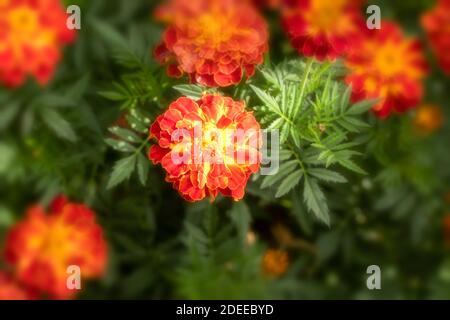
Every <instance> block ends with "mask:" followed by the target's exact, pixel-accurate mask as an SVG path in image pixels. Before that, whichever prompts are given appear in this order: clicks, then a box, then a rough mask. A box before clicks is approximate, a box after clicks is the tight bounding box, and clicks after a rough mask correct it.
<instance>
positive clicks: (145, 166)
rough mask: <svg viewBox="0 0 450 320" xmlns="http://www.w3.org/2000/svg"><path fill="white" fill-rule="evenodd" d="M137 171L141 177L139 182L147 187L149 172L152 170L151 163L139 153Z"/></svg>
mask: <svg viewBox="0 0 450 320" xmlns="http://www.w3.org/2000/svg"><path fill="white" fill-rule="evenodd" d="M137 157H138V158H137V170H138V175H139V180H140V181H141V183H142V185H143V186H145V185H146V184H147V179H148V170H149V169H150V161H149V160H148V159H147V158H146V157H144V156H143V155H142V153H139V155H138V156H137Z"/></svg>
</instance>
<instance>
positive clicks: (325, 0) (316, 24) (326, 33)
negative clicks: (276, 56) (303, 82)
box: [282, 0, 365, 60]
mask: <svg viewBox="0 0 450 320" xmlns="http://www.w3.org/2000/svg"><path fill="white" fill-rule="evenodd" d="M360 10H361V1H360V0H333V1H330V0H284V9H283V14H282V15H283V25H284V28H285V30H286V32H287V34H288V36H289V39H290V41H291V43H292V46H293V47H294V48H295V49H296V50H297V51H298V53H299V54H301V55H305V56H308V57H315V58H316V59H318V60H325V59H328V60H334V59H336V58H337V57H339V56H342V55H344V54H345V53H346V52H347V51H348V49H349V45H350V44H351V43H352V42H353V41H354V39H355V37H357V36H359V34H360V29H361V28H363V27H365V26H364V25H363V20H362V15H361V12H360Z"/></svg>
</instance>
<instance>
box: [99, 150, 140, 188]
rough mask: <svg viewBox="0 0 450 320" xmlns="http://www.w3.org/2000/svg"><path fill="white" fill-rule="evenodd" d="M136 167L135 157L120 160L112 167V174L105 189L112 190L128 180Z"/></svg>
mask: <svg viewBox="0 0 450 320" xmlns="http://www.w3.org/2000/svg"><path fill="white" fill-rule="evenodd" d="M135 166H136V155H132V156H129V157H127V158H123V159H120V160H119V161H117V162H116V164H115V165H114V169H113V172H112V173H111V176H110V178H109V181H108V184H107V186H106V188H107V189H111V188H114V187H115V186H117V185H118V184H120V183H121V182H123V181H125V180H126V179H129V178H130V176H131V174H132V173H133V171H134V169H135Z"/></svg>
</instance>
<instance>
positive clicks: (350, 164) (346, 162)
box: [338, 159, 367, 175]
mask: <svg viewBox="0 0 450 320" xmlns="http://www.w3.org/2000/svg"><path fill="white" fill-rule="evenodd" d="M338 162H339V164H340V165H341V166H343V167H346V168H347V169H349V170H351V171H354V172H356V173H359V174H364V175H366V174H367V172H366V171H365V170H364V169H362V168H361V167H360V166H358V165H357V164H356V163H354V162H353V161H351V160H349V159H338Z"/></svg>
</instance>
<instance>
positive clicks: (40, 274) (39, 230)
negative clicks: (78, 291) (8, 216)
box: [5, 197, 107, 299]
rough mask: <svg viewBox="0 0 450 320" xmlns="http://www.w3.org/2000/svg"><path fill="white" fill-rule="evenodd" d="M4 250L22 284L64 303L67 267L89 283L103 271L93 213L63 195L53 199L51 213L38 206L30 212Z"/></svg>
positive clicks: (103, 248) (98, 230)
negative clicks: (75, 270) (73, 269)
mask: <svg viewBox="0 0 450 320" xmlns="http://www.w3.org/2000/svg"><path fill="white" fill-rule="evenodd" d="M5 248H6V252H5V257H6V261H7V262H8V263H10V264H11V265H12V266H13V267H14V268H15V273H16V276H17V278H18V279H19V280H20V281H21V282H22V283H24V284H26V285H27V286H29V287H32V288H34V289H36V290H39V291H41V292H45V293H48V294H50V295H52V296H54V297H56V298H62V299H64V298H69V297H71V296H73V294H74V291H73V290H70V289H69V288H68V287H67V279H68V276H69V275H68V273H67V270H68V267H69V266H72V265H75V266H78V267H79V268H80V271H81V276H82V277H83V278H84V279H90V278H95V277H99V276H101V275H102V274H103V273H104V271H105V266H106V260H107V252H106V243H105V240H104V239H103V231H102V229H101V227H100V226H99V225H98V224H97V223H96V222H95V215H94V212H92V211H91V210H90V209H89V208H88V207H86V206H85V205H82V204H76V203H70V202H68V201H67V200H66V199H65V198H64V197H58V198H56V199H55V200H54V201H53V203H52V206H51V210H50V213H49V214H46V213H45V211H44V209H43V208H42V207H41V206H34V207H32V208H30V209H29V210H28V213H27V216H26V218H25V219H24V220H23V221H22V222H20V223H18V224H17V225H16V226H14V227H13V228H12V230H10V232H9V234H8V236H7V240H6V246H5Z"/></svg>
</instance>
